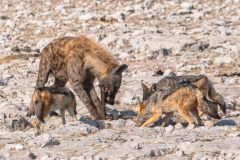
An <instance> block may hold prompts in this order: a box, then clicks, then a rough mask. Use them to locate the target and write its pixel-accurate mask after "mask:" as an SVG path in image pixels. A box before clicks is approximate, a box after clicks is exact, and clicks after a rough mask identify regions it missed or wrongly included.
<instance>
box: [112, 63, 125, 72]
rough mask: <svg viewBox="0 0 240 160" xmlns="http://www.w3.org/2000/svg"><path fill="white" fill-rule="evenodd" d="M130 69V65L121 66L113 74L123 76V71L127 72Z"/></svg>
mask: <svg viewBox="0 0 240 160" xmlns="http://www.w3.org/2000/svg"><path fill="white" fill-rule="evenodd" d="M127 68H128V65H126V64H121V65H120V66H118V67H116V68H114V69H113V70H112V72H111V73H112V74H122V72H123V71H125V70H126V69H127Z"/></svg>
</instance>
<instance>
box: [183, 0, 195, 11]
mask: <svg viewBox="0 0 240 160" xmlns="http://www.w3.org/2000/svg"><path fill="white" fill-rule="evenodd" d="M181 7H182V8H184V9H186V10H192V9H193V4H192V3H188V2H184V3H182V4H181Z"/></svg>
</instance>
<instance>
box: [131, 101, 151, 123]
mask: <svg viewBox="0 0 240 160" xmlns="http://www.w3.org/2000/svg"><path fill="white" fill-rule="evenodd" d="M145 106H146V105H144V103H143V101H140V98H139V97H138V114H137V117H136V119H135V120H134V121H135V126H138V127H139V126H141V125H142V124H143V123H144V122H145V121H146V120H147V119H148V117H146V112H145V108H146V107H145Z"/></svg>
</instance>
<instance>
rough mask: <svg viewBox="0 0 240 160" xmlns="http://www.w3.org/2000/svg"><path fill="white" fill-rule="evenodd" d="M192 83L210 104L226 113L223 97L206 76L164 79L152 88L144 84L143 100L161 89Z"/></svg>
mask: <svg viewBox="0 0 240 160" xmlns="http://www.w3.org/2000/svg"><path fill="white" fill-rule="evenodd" d="M184 83H191V84H193V85H195V86H196V87H197V88H198V89H199V90H200V91H201V92H202V93H203V95H204V97H208V98H209V99H210V101H209V103H216V104H217V105H219V107H220V109H221V110H222V112H223V113H224V114H225V113H226V103H225V101H224V98H223V97H222V95H220V94H219V93H217V92H216V91H215V89H214V87H213V85H212V82H211V81H210V80H209V79H208V78H207V77H206V76H205V75H197V76H196V75H184V76H170V77H164V78H163V79H161V80H160V81H158V82H157V83H153V84H152V86H151V87H150V88H148V87H147V86H146V85H145V84H142V88H143V100H147V99H148V98H149V97H150V95H151V94H153V93H154V92H155V91H157V90H159V89H164V88H168V87H171V86H173V85H176V84H184Z"/></svg>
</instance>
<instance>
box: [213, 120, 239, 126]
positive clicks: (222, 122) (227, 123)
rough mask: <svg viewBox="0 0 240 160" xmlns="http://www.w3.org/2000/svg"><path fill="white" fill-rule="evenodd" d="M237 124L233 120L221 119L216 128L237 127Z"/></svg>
mask: <svg viewBox="0 0 240 160" xmlns="http://www.w3.org/2000/svg"><path fill="white" fill-rule="evenodd" d="M236 125H237V123H236V122H235V121H234V120H232V119H221V120H219V121H218V122H217V123H216V126H236Z"/></svg>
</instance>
